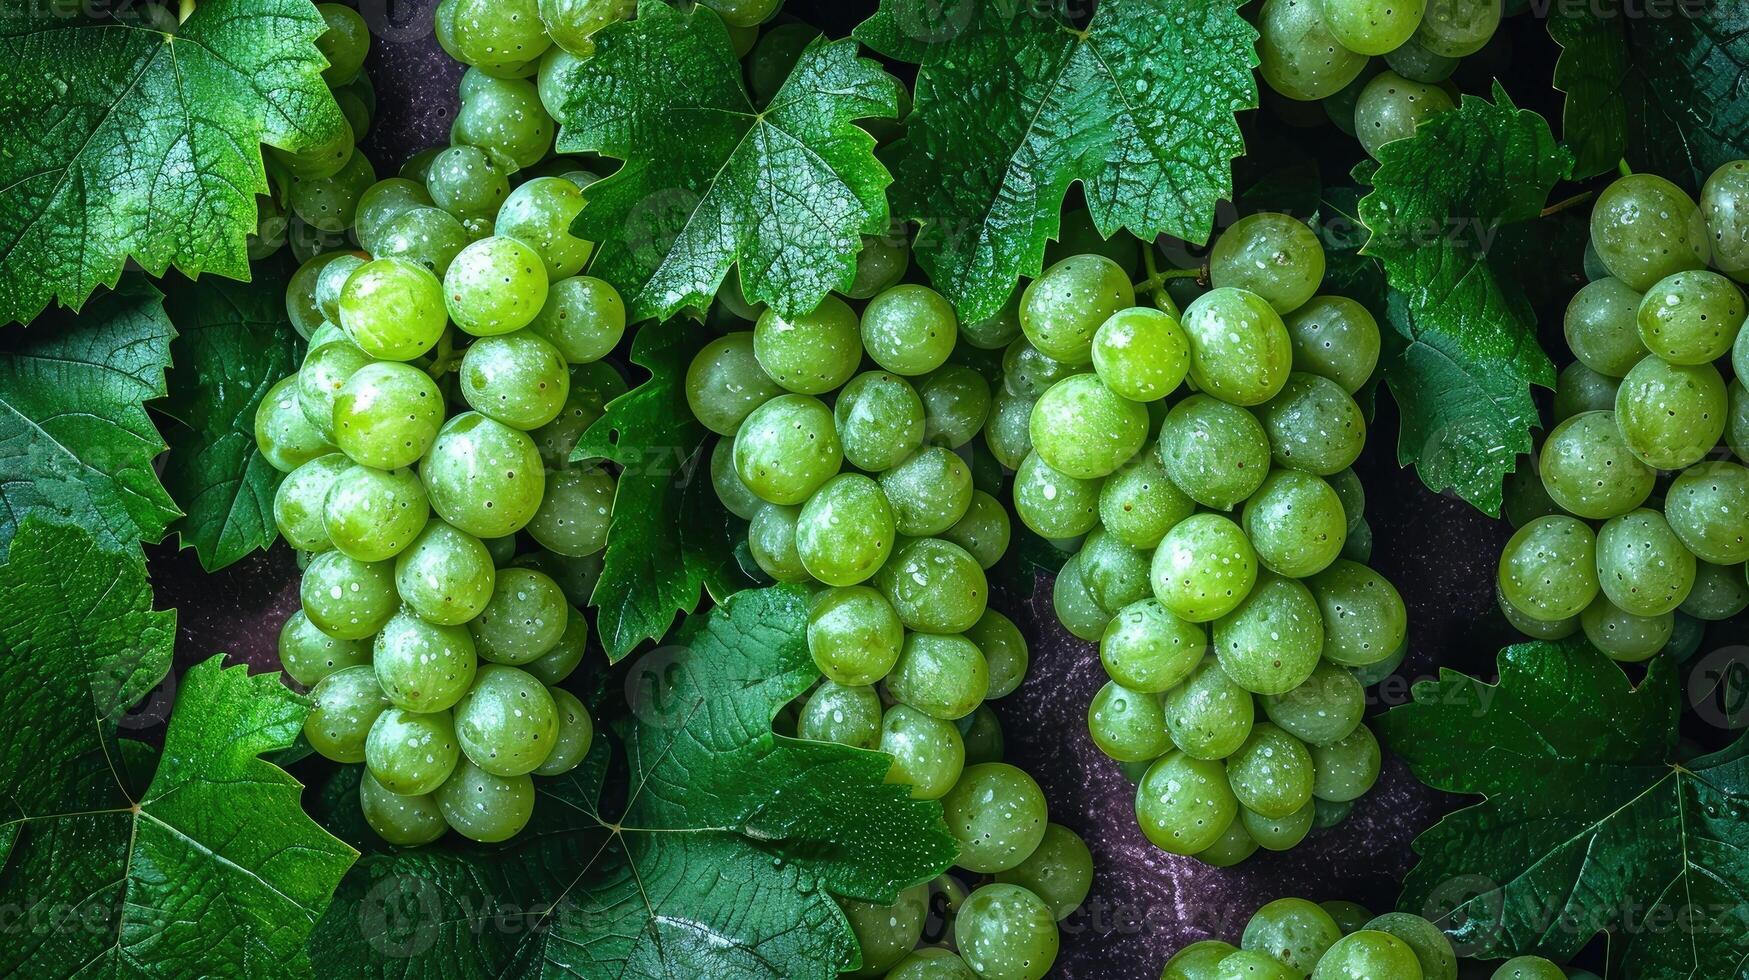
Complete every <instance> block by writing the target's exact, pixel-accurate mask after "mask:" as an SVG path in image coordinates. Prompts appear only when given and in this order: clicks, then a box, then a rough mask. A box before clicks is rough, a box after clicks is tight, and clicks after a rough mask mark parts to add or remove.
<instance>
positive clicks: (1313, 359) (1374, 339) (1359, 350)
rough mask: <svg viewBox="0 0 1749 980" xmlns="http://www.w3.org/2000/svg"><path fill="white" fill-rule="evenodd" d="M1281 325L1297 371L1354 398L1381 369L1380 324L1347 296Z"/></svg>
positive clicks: (1324, 301)
mask: <svg viewBox="0 0 1749 980" xmlns="http://www.w3.org/2000/svg"><path fill="white" fill-rule="evenodd" d="M1302 2H1309V0H1302ZM1282 322H1283V324H1284V325H1285V326H1286V327H1287V332H1288V338H1289V341H1290V343H1292V345H1293V352H1294V353H1293V369H1294V370H1295V371H1304V372H1307V373H1309V374H1315V375H1318V376H1320V377H1325V378H1329V379H1330V380H1331V381H1334V382H1336V383H1337V384H1339V385H1341V386H1342V390H1343V391H1346V392H1348V393H1349V394H1350V395H1352V394H1354V393H1355V392H1357V391H1359V390H1360V389H1361V387H1362V386H1364V385H1365V384H1366V382H1367V379H1369V378H1371V377H1372V373H1373V369H1374V368H1375V367H1377V366H1378V362H1379V347H1380V339H1379V324H1378V321H1377V320H1376V319H1374V317H1373V315H1372V313H1371V312H1370V311H1368V310H1367V308H1366V307H1364V306H1362V305H1360V304H1359V303H1358V302H1356V301H1354V300H1352V299H1349V298H1348V297H1346V296H1314V297H1312V298H1311V299H1309V300H1307V301H1306V302H1305V303H1304V304H1303V305H1301V306H1300V307H1299V308H1297V309H1295V310H1294V311H1293V312H1292V313H1289V314H1288V315H1287V316H1285V317H1283V318H1282Z"/></svg>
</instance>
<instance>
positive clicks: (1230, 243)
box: [1209, 212, 1324, 316]
mask: <svg viewBox="0 0 1749 980" xmlns="http://www.w3.org/2000/svg"><path fill="white" fill-rule="evenodd" d="M1209 281H1210V283H1211V284H1212V285H1213V286H1214V287H1215V288H1216V289H1221V288H1225V287H1237V288H1239V289H1245V290H1249V291H1250V292H1252V293H1254V294H1256V295H1257V296H1259V297H1261V298H1262V299H1263V300H1264V301H1265V302H1267V303H1268V304H1269V305H1270V306H1271V307H1273V308H1274V309H1275V312H1277V313H1279V314H1281V315H1283V316H1286V315H1287V314H1288V313H1291V312H1293V311H1294V310H1297V309H1299V308H1300V307H1301V306H1303V305H1305V303H1306V301H1307V300H1309V299H1311V298H1312V294H1313V293H1316V292H1317V291H1318V284H1319V283H1321V282H1323V281H1324V246H1323V245H1321V244H1320V243H1319V242H1318V236H1317V235H1316V234H1314V233H1313V232H1312V229H1310V228H1308V227H1306V224H1305V222H1303V221H1300V220H1299V219H1297V218H1294V217H1292V216H1290V215H1285V214H1274V213H1270V212H1262V213H1259V214H1251V215H1246V216H1245V217H1243V218H1240V219H1239V220H1238V221H1236V222H1234V223H1233V225H1232V227H1230V228H1228V229H1227V230H1226V231H1225V232H1223V233H1222V235H1221V237H1220V238H1219V239H1217V240H1216V241H1215V247H1214V249H1213V250H1212V251H1211V252H1210V253H1209Z"/></svg>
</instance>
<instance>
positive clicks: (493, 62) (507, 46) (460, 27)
mask: <svg viewBox="0 0 1749 980" xmlns="http://www.w3.org/2000/svg"><path fill="white" fill-rule="evenodd" d="M451 16H452V17H453V18H454V27H453V41H454V44H455V47H456V52H455V55H456V60H457V61H461V62H465V63H467V64H470V65H477V66H481V67H484V68H486V69H488V70H490V71H491V72H492V73H493V74H494V75H503V76H506V77H509V76H513V75H514V74H515V73H516V71H517V69H515V68H514V67H512V66H516V65H521V64H523V63H525V62H528V61H532V60H533V59H535V58H539V57H540V56H541V54H542V53H544V52H545V51H546V49H547V47H548V46H549V45H551V44H552V42H551V41H550V40H549V39H548V38H547V36H546V28H545V27H544V26H543V25H542V24H541V20H540V14H539V11H538V9H537V6H536V3H535V0H456V2H455V7H454V8H453V13H452V15H451Z"/></svg>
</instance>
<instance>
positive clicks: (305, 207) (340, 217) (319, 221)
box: [286, 150, 377, 232]
mask: <svg viewBox="0 0 1749 980" xmlns="http://www.w3.org/2000/svg"><path fill="white" fill-rule="evenodd" d="M376 182H377V173H376V168H374V167H372V166H371V163H370V158H369V157H367V156H365V155H364V154H363V153H360V152H358V151H357V150H354V151H353V153H352V155H351V156H349V157H347V159H346V162H345V163H343V164H341V165H340V169H338V170H336V171H334V172H333V173H331V174H327V175H325V176H321V177H316V176H311V175H309V174H299V173H296V172H294V173H293V174H292V178H291V189H290V190H289V191H288V192H287V194H286V203H287V204H288V205H289V206H290V207H291V210H292V212H293V213H294V214H296V215H297V216H298V217H299V218H302V219H303V220H304V222H305V223H306V224H308V225H309V226H310V227H312V228H315V229H318V230H320V231H325V232H341V231H345V230H346V229H348V228H350V227H352V221H353V218H354V216H355V215H356V214H357V213H358V199H359V198H360V197H362V196H363V195H364V192H365V191H367V190H369V189H370V186H371V185H372V184H374V183H376Z"/></svg>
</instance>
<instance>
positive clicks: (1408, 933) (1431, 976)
mask: <svg viewBox="0 0 1749 980" xmlns="http://www.w3.org/2000/svg"><path fill="white" fill-rule="evenodd" d="M1363 928H1365V929H1371V930H1375V931H1377V932H1384V933H1389V934H1390V935H1393V936H1395V937H1397V938H1398V939H1400V940H1402V941H1403V943H1404V944H1405V945H1407V946H1408V947H1409V948H1410V949H1411V950H1414V952H1415V958H1416V959H1417V960H1418V961H1420V963H1421V975H1422V976H1423V977H1424V978H1426V980H1457V975H1458V961H1457V952H1456V951H1455V950H1453V949H1452V946H1451V940H1449V939H1447V938H1445V933H1443V932H1441V931H1440V929H1439V927H1438V926H1436V925H1434V924H1433V923H1431V922H1429V921H1427V920H1426V919H1424V918H1422V917H1421V916H1419V915H1415V914H1412V913H1409V912H1387V913H1385V914H1384V915H1381V916H1379V917H1378V918H1375V919H1373V920H1371V921H1370V922H1368V923H1366V925H1365V926H1363ZM1563 980H1564V978H1563Z"/></svg>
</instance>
